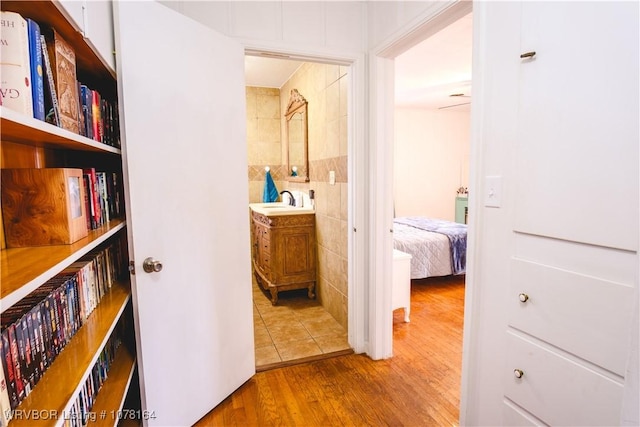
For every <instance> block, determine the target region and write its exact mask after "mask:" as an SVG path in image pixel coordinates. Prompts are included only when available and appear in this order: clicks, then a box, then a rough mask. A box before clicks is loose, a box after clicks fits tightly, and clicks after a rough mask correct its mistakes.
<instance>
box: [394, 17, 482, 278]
mask: <svg viewBox="0 0 640 427" xmlns="http://www.w3.org/2000/svg"><path fill="white" fill-rule="evenodd" d="M471 29H472V18H471V14H468V15H466V16H464V17H462V18H460V19H458V20H457V21H455V22H453V23H452V24H451V25H449V26H447V27H445V28H444V29H442V30H440V31H439V32H437V33H435V34H433V35H432V36H430V37H428V38H427V39H426V40H424V41H422V42H421V43H419V44H418V45H416V46H414V47H412V48H411V49H409V50H407V51H406V52H404V53H403V54H401V55H400V56H398V57H397V58H396V59H395V73H396V77H395V99H396V102H395V140H394V230H393V231H394V248H395V249H397V250H401V251H403V252H406V253H409V254H410V255H412V260H411V279H412V280H417V279H426V278H429V277H442V276H448V275H451V274H454V275H460V276H461V277H462V278H463V277H464V273H465V261H466V260H465V249H466V225H464V224H466V223H467V215H468V210H467V198H468V182H469V145H470V144H469V130H470V111H471V108H470V107H471ZM426 218H428V221H429V222H428V223H425V221H426ZM459 224H462V225H459ZM427 230H429V231H427ZM436 230H437V231H438V232H437V233H434V232H433V231H436Z"/></svg>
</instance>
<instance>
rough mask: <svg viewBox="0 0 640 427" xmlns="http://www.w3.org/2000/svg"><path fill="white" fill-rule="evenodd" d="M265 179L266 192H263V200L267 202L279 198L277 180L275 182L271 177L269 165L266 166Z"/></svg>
mask: <svg viewBox="0 0 640 427" xmlns="http://www.w3.org/2000/svg"><path fill="white" fill-rule="evenodd" d="M265 171H266V173H265V181H264V192H263V193H262V201H263V202H265V203H270V202H275V201H276V200H278V196H279V194H280V193H278V189H277V188H276V184H275V182H273V178H272V177H271V171H270V169H269V166H267V167H266V168H265Z"/></svg>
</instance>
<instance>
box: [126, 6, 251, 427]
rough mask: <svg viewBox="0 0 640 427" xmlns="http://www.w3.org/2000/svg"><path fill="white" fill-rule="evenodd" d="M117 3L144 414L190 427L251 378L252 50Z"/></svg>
mask: <svg viewBox="0 0 640 427" xmlns="http://www.w3.org/2000/svg"><path fill="white" fill-rule="evenodd" d="M114 3H116V6H115V11H114V12H115V13H114V20H115V29H116V62H117V71H118V82H119V100H120V106H121V108H122V111H121V117H123V122H122V123H121V129H122V131H123V158H124V163H125V180H126V181H127V182H128V189H129V191H128V206H127V215H128V222H127V227H128V232H129V238H130V250H131V251H132V253H131V254H130V259H132V260H135V270H136V272H135V275H134V276H132V293H133V304H134V313H135V322H136V332H137V343H138V344H137V345H138V348H137V350H138V353H137V354H138V366H139V370H140V376H141V393H142V402H143V403H142V405H143V408H142V409H143V410H146V411H149V412H148V413H149V415H150V419H149V420H148V423H149V424H150V425H162V426H168V425H171V426H181V425H191V424H193V423H194V422H196V421H197V420H198V419H200V418H201V417H202V416H203V415H205V414H206V413H207V412H208V411H210V410H211V409H212V408H213V407H215V406H216V405H217V404H218V403H220V402H221V401H222V400H223V399H224V398H225V397H227V396H228V395H229V394H230V393H231V392H233V391H234V390H235V389H236V388H238V387H239V386H240V385H242V384H243V383H244V382H245V381H246V380H247V379H249V378H250V377H251V376H252V375H253V374H254V373H255V361H254V348H253V315H252V302H251V301H252V292H251V269H250V248H249V216H248V202H249V200H248V198H249V196H248V180H247V153H246V142H245V133H246V130H245V126H246V125H245V95H244V91H245V89H244V52H243V49H242V48H241V46H240V45H239V44H238V43H236V42H234V41H232V40H230V39H228V38H226V37H223V36H221V35H219V34H217V33H215V32H214V31H212V30H210V29H208V28H206V27H204V26H202V25H200V24H198V23H197V22H195V21H192V20H190V19H189V18H186V17H184V16H182V15H180V14H177V13H176V12H174V11H172V10H171V9H169V8H167V7H165V6H163V5H161V4H160V3H156V2H114ZM147 257H154V258H156V259H157V260H159V261H160V262H161V263H162V265H163V268H162V271H160V272H154V273H145V272H144V271H143V267H142V263H143V260H144V259H145V258H147Z"/></svg>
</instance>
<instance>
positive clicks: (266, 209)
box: [249, 202, 315, 216]
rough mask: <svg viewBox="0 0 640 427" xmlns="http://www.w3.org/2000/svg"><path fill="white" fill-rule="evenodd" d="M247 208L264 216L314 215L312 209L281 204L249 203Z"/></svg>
mask: <svg viewBox="0 0 640 427" xmlns="http://www.w3.org/2000/svg"><path fill="white" fill-rule="evenodd" d="M249 208H250V209H251V210H253V211H255V212H258V213H260V214H262V215H266V216H276V215H303V214H312V213H315V210H314V209H313V207H311V206H309V207H306V206H305V207H303V208H298V207H295V206H291V205H288V204H286V203H282V202H273V203H250V204H249Z"/></svg>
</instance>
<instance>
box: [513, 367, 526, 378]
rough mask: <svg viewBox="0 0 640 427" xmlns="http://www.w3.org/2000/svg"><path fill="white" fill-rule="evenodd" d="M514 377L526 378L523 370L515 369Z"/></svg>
mask: <svg viewBox="0 0 640 427" xmlns="http://www.w3.org/2000/svg"><path fill="white" fill-rule="evenodd" d="M513 375H514V376H515V377H516V378H522V377H523V376H524V372H523V371H522V369H514V370H513Z"/></svg>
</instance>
